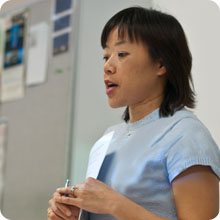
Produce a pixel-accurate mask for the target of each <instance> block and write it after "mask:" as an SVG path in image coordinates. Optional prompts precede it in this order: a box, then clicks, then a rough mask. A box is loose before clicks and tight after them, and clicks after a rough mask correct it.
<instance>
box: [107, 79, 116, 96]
mask: <svg viewBox="0 0 220 220" xmlns="http://www.w3.org/2000/svg"><path fill="white" fill-rule="evenodd" d="M104 82H105V88H106V94H107V95H110V94H111V93H113V92H114V91H115V90H116V89H117V88H118V84H117V83H115V82H113V81H111V80H104ZM109 84H116V85H117V86H116V87H109V86H108V85H109Z"/></svg>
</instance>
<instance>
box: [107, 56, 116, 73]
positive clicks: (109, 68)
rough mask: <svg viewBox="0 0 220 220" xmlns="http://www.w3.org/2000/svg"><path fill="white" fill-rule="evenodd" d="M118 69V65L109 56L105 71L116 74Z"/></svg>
mask: <svg viewBox="0 0 220 220" xmlns="http://www.w3.org/2000/svg"><path fill="white" fill-rule="evenodd" d="M115 71H116V65H115V63H114V61H113V59H112V58H109V59H108V60H107V61H106V62H105V64H104V73H105V74H114V73H115Z"/></svg>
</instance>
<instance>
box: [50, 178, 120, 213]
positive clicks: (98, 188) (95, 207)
mask: <svg viewBox="0 0 220 220" xmlns="http://www.w3.org/2000/svg"><path fill="white" fill-rule="evenodd" d="M57 192H58V193H59V194H56V196H55V197H54V200H55V202H56V203H60V204H66V205H73V206H77V207H79V208H81V209H84V210H86V211H89V212H93V213H99V214H113V210H114V206H115V204H116V203H117V202H118V200H119V199H121V195H120V194H118V193H117V192H116V191H114V190H113V189H111V188H110V187H108V186H107V185H106V184H104V183H103V182H101V181H99V180H96V179H94V178H91V177H89V178H88V179H86V180H85V181H84V182H83V183H82V184H77V185H75V190H74V197H73V198H71V197H64V196H61V195H62V194H64V193H66V194H70V195H71V188H59V189H57ZM58 195H59V196H58Z"/></svg>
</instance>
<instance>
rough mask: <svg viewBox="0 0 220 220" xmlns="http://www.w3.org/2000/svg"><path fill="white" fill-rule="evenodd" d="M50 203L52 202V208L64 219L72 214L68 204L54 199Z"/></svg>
mask: <svg viewBox="0 0 220 220" xmlns="http://www.w3.org/2000/svg"><path fill="white" fill-rule="evenodd" d="M49 204H50V208H51V210H52V211H53V212H54V213H55V214H56V215H58V216H60V217H62V218H64V219H65V218H67V217H69V216H71V215H72V213H71V211H70V209H69V208H68V207H67V206H65V205H63V204H60V203H56V202H55V200H54V199H52V200H50V202H49Z"/></svg>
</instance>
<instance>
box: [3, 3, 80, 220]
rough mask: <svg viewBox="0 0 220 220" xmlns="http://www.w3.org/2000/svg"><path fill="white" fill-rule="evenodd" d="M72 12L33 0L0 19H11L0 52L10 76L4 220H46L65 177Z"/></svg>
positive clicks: (73, 8)
mask: <svg viewBox="0 0 220 220" xmlns="http://www.w3.org/2000/svg"><path fill="white" fill-rule="evenodd" d="M12 1H13V0H12ZM64 3H65V4H64ZM78 11H79V1H77V0H62V2H61V1H60V0H47V1H40V0H39V1H34V3H32V4H26V5H25V6H24V7H22V6H19V8H18V9H16V10H14V9H13V10H10V11H9V12H6V13H4V14H0V24H1V20H2V19H5V18H7V17H8V16H9V17H10V18H11V20H10V22H12V23H11V26H10V25H9V27H8V28H6V29H4V30H6V31H7V35H5V36H6V37H5V39H4V44H3V45H4V48H3V49H2V48H0V49H1V51H0V52H1V55H2V56H1V59H2V60H0V61H2V65H3V66H2V69H1V70H2V71H1V74H5V73H4V71H6V73H7V74H8V75H7V76H9V75H10V76H11V78H10V80H11V81H10V80H9V79H8V81H7V82H9V81H10V82H11V87H10V89H11V93H10V94H9V93H7V95H5V96H4V98H2V97H1V104H0V112H1V116H2V117H3V116H4V117H6V118H7V152H6V153H5V173H4V183H5V184H4V187H3V189H2V193H1V195H2V203H1V211H2V213H3V215H4V216H5V217H6V218H8V219H10V220H30V219H31V220H39V219H41V220H44V219H45V220H46V219H47V214H46V210H47V207H48V201H49V199H50V198H51V196H52V194H53V192H54V191H55V190H56V188H57V187H60V186H63V185H64V183H65V179H66V178H67V177H68V175H69V170H68V163H69V161H68V158H69V150H70V139H71V138H70V137H71V132H72V129H71V126H72V125H71V124H72V123H71V121H72V105H73V91H74V77H75V74H74V69H75V61H74V60H75V59H74V56H75V54H76V49H77V36H78V33H77V30H78V20H79V18H78V17H79V16H78ZM22 13H23V16H25V19H24V20H22V19H21V17H20V19H21V20H20V23H19V22H18V23H13V21H12V17H13V16H16V15H19V14H20V16H21V15H22ZM24 13H25V15H24ZM39 15H40V16H39ZM14 19H15V18H14ZM0 34H1V32H0ZM19 40H20V42H18V41H19ZM6 41H7V43H6ZM6 47H7V48H6ZM13 53H14V54H13ZM27 54H28V55H27ZM23 55H24V56H23ZM6 57H7V59H5V58H6ZM16 71H17V72H19V71H20V73H22V74H20V75H19V74H17V75H16V76H15V75H13V74H15V72H16ZM16 77H17V78H16ZM13 80H14V81H16V80H17V82H16V83H14V86H18V88H19V89H20V90H19V91H20V93H19V91H18V90H17V91H15V90H13V86H12V83H13ZM2 86H3V87H4V88H6V84H4V85H2V84H1V87H2ZM7 86H8V87H7V88H8V89H9V85H7ZM1 89H2V88H1ZM12 90H13V94H12ZM21 90H22V91H21ZM4 92H5V91H4ZM9 96H10V97H9Z"/></svg>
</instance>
